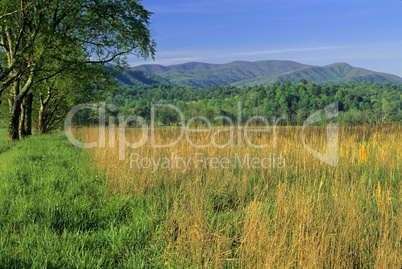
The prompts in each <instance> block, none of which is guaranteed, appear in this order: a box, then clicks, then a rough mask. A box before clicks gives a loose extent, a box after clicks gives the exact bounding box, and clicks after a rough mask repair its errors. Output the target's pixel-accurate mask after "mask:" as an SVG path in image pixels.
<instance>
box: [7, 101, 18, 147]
mask: <svg viewBox="0 0 402 269" xmlns="http://www.w3.org/2000/svg"><path fill="white" fill-rule="evenodd" d="M10 103H12V106H11V107H10V122H9V124H8V143H9V144H11V143H12V142H13V141H15V140H18V139H19V138H20V135H19V131H18V130H19V124H20V116H21V100H20V99H19V98H16V99H15V100H14V101H13V102H10Z"/></svg>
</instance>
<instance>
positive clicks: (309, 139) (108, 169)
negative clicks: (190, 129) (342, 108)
mask: <svg viewBox="0 0 402 269" xmlns="http://www.w3.org/2000/svg"><path fill="white" fill-rule="evenodd" d="M179 131H180V130H179V129H177V128H173V129H169V128H164V129H157V130H156V132H155V143H156V144H166V143H168V142H169V141H172V139H173V140H174V138H175V135H178V132H179ZM324 131H325V128H320V127H314V128H310V129H308V130H306V133H305V138H306V143H307V145H309V146H310V147H311V148H313V149H317V150H320V151H325V143H326V135H325V132H324ZM401 131H402V128H401V126H383V127H372V126H371V127H370V126H366V127H348V126H343V127H340V130H339V135H340V139H339V165H338V166H337V167H332V166H329V165H327V164H325V163H323V162H321V161H320V160H317V159H315V158H314V157H313V156H311V155H310V154H309V153H308V152H307V151H306V150H305V148H304V147H303V143H302V141H301V129H300V128H280V129H278V135H277V140H276V141H275V142H276V145H275V147H274V146H273V144H272V136H270V135H269V134H264V135H261V134H258V133H257V134H251V135H250V141H252V142H254V143H256V144H264V143H267V144H268V147H267V148H265V149H255V148H252V147H251V146H249V145H248V144H247V143H246V141H245V140H244V137H243V138H242V139H241V141H240V142H241V143H240V146H238V144H237V142H238V140H237V138H238V133H237V132H235V133H234V136H233V139H234V141H235V142H236V143H235V145H234V147H227V148H221V149H218V148H216V147H214V146H211V145H208V146H207V147H206V148H203V149H197V148H195V147H193V146H191V145H189V143H188V142H187V141H186V139H184V140H181V141H180V142H179V143H177V145H175V146H173V147H171V148H166V149H155V148H153V147H152V146H151V144H150V143H151V141H150V140H149V141H148V142H147V143H145V144H144V145H143V146H142V147H140V148H138V149H129V148H125V150H126V152H125V155H124V156H125V157H126V160H124V161H120V160H119V156H118V153H119V148H118V147H117V146H118V145H119V140H118V139H117V136H116V140H114V139H111V140H109V137H106V139H105V148H93V149H89V150H82V149H79V148H76V147H74V146H73V145H71V144H70V143H68V141H66V139H65V138H64V137H62V136H61V135H45V136H33V137H31V138H28V139H26V140H24V141H21V142H18V143H15V145H14V146H13V147H11V148H10V149H9V150H7V151H5V152H3V153H1V154H0V230H1V233H0V267H1V268H3V267H4V268H28V267H29V268H31V267H38V268H40V267H48V268H70V267H74V268H138V267H144V268H202V267H206V268H398V269H399V268H401V265H402V225H401V222H400V220H401V219H402V182H401V176H402V175H401V172H400V164H401V163H402V152H401V141H402V138H401V134H402V132H401ZM75 134H76V137H77V138H79V139H81V140H82V141H87V142H99V141H98V135H99V130H98V129H97V128H82V129H77V130H75ZM116 134H117V132H116ZM126 137H127V140H128V141H131V142H136V141H139V138H140V137H141V130H139V129H131V130H127V132H126ZM215 138H216V142H217V143H218V144H224V143H226V142H227V141H228V139H229V138H230V136H229V133H221V134H219V135H216V137H215ZM190 139H191V140H192V141H193V142H194V143H196V144H198V145H201V144H208V143H209V142H210V141H211V135H210V134H201V133H199V134H191V135H190ZM113 141H114V142H113ZM110 142H113V143H114V144H115V146H116V147H109V145H110V144H109V143H110ZM113 143H111V145H112V144H113ZM197 153H201V154H203V156H204V157H208V158H209V160H211V159H212V158H221V159H222V158H228V159H229V160H233V159H235V158H236V155H239V156H241V158H244V156H246V155H247V154H248V155H249V156H250V158H258V157H260V158H262V157H267V156H269V153H271V154H275V156H276V158H277V160H279V157H283V158H284V159H285V161H286V165H285V166H284V167H277V166H275V165H272V167H271V168H259V169H257V168H252V167H251V168H250V167H247V165H246V166H244V167H243V168H242V167H239V166H238V167H234V166H228V167H227V168H219V167H218V168H217V169H215V168H214V165H215V164H214V163H213V162H210V161H208V163H207V165H206V166H204V165H203V164H200V165H199V166H198V167H195V165H194V164H192V165H190V166H189V167H188V169H187V170H185V171H184V170H183V169H182V167H177V166H171V167H167V166H166V167H165V168H163V169H162V168H159V169H156V170H155V171H153V169H151V168H145V167H146V166H148V165H149V163H148V160H146V159H145V160H144V162H143V165H144V167H140V168H138V167H136V166H133V167H132V168H130V155H131V154H138V155H139V156H141V157H147V158H154V159H155V160H157V159H158V158H164V157H165V158H171V156H172V154H174V155H175V156H181V157H186V158H190V157H194V155H195V154H197ZM149 160H151V159H149ZM150 167H151V166H150Z"/></svg>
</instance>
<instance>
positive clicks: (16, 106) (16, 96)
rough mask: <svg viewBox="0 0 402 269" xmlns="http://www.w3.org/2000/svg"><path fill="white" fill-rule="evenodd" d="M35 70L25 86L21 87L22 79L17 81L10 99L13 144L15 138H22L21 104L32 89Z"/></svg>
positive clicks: (11, 140)
mask: <svg viewBox="0 0 402 269" xmlns="http://www.w3.org/2000/svg"><path fill="white" fill-rule="evenodd" d="M33 73H34V72H33V71H32V72H31V73H30V75H29V77H28V79H27V81H26V82H25V84H24V86H23V87H22V88H21V89H20V81H19V80H18V81H16V82H15V84H14V88H13V91H12V96H11V98H10V99H9V104H10V122H9V125H8V143H9V144H11V143H12V142H13V141H15V140H19V139H20V131H19V130H20V122H21V104H22V102H23V100H24V98H25V97H26V95H27V94H28V92H29V90H30V89H31V86H32V82H33Z"/></svg>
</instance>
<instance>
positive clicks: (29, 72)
mask: <svg viewBox="0 0 402 269" xmlns="http://www.w3.org/2000/svg"><path fill="white" fill-rule="evenodd" d="M151 14H152V13H151V12H149V11H147V10H145V9H144V7H143V6H142V5H141V4H140V2H139V1H135V0H97V1H91V0H34V1H32V0H29V1H27V0H20V1H15V0H3V1H1V3H0V47H1V49H2V50H1V52H0V103H2V101H4V99H8V106H9V111H10V117H9V118H10V122H9V140H15V139H18V138H20V136H21V135H20V134H19V133H18V129H21V123H22V121H21V111H22V108H21V106H22V104H23V102H24V100H25V98H26V96H27V95H28V93H33V94H34V96H33V97H34V99H35V98H36V99H38V98H40V94H41V91H40V90H37V91H34V90H33V88H35V87H43V82H45V81H49V80H53V81H54V80H55V79H61V80H62V79H63V76H64V75H65V74H68V73H70V74H71V73H72V72H77V71H78V70H79V72H80V74H81V75H82V74H86V75H88V77H89V78H88V80H91V75H92V74H91V72H92V71H93V69H91V68H92V67H91V68H89V66H90V65H102V64H105V63H108V62H114V63H116V64H118V65H120V64H123V63H124V59H125V58H124V56H126V55H128V54H134V55H136V56H138V57H144V58H147V57H153V56H154V53H155V42H154V41H153V40H152V38H151V32H150V22H149V20H150V16H151ZM86 67H88V69H87V68H86ZM91 70H92V71H91ZM62 74H63V75H62ZM105 75H106V74H105ZM70 78H71V76H70ZM92 81H93V80H92ZM70 86H71V85H70ZM61 90H62V91H64V90H66V89H65V88H64V89H61ZM28 107H29V106H28Z"/></svg>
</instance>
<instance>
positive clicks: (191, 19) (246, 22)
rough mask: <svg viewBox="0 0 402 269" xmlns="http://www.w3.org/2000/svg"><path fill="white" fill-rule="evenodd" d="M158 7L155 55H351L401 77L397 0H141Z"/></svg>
mask: <svg viewBox="0 0 402 269" xmlns="http://www.w3.org/2000/svg"><path fill="white" fill-rule="evenodd" d="M142 4H143V5H144V7H145V8H146V9H147V10H149V11H152V12H154V15H152V17H151V22H152V26H151V28H152V34H153V38H154V40H155V41H156V43H157V53H156V56H155V61H153V60H152V59H148V60H147V61H144V60H143V59H137V58H135V57H134V56H130V57H129V60H128V62H129V64H130V65H132V66H135V65H139V64H144V63H145V64H147V63H149V64H152V63H155V64H163V65H170V64H179V63H185V62H192V61H197V62H208V63H227V62H231V61H236V60H245V61H258V60H292V61H297V62H301V63H304V64H311V65H327V64H332V63H336V62H346V63H349V64H351V65H352V66H356V67H362V68H367V69H370V70H374V71H379V72H386V73H391V74H395V75H398V76H402V1H400V0H386V1H384V0H381V1H380V0H376V1H375V0H364V1H363V0H305V1H301V0H298V1H297V0H277V1H271V0H265V1H264V0H232V1H229V0H203V1H201V0H196V1H189V0H187V1H184V0H177V1H166V0H164V1H162V0H143V1H142Z"/></svg>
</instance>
